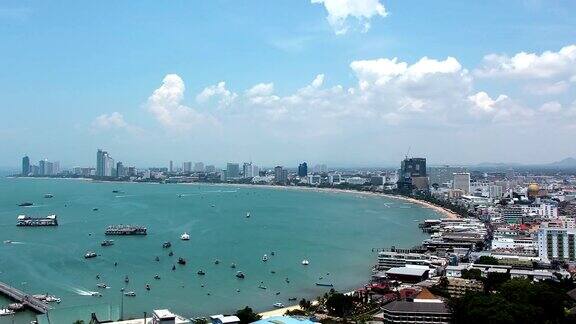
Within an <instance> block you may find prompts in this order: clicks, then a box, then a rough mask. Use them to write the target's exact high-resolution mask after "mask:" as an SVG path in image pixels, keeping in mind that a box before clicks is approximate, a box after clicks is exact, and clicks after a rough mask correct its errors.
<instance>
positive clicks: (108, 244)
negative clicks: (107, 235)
mask: <svg viewBox="0 0 576 324" xmlns="http://www.w3.org/2000/svg"><path fill="white" fill-rule="evenodd" d="M100 245H101V246H112V245H114V240H104V241H102V243H100Z"/></svg>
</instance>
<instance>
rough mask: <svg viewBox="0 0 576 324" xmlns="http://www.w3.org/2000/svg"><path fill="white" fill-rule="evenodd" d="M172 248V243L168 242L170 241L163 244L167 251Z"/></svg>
mask: <svg viewBox="0 0 576 324" xmlns="http://www.w3.org/2000/svg"><path fill="white" fill-rule="evenodd" d="M171 246H172V243H170V242H168V241H166V242H164V243H162V247H163V248H165V249H167V248H169V247H171Z"/></svg>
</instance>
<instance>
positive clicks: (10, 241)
mask: <svg viewBox="0 0 576 324" xmlns="http://www.w3.org/2000/svg"><path fill="white" fill-rule="evenodd" d="M10 243H12V240H6V241H4V244H10Z"/></svg>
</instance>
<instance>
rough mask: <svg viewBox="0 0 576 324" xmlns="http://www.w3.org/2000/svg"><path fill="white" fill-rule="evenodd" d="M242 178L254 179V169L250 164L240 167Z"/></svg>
mask: <svg viewBox="0 0 576 324" xmlns="http://www.w3.org/2000/svg"><path fill="white" fill-rule="evenodd" d="M242 177H243V178H245V179H249V178H254V168H253V167H252V162H250V163H244V165H243V166H242Z"/></svg>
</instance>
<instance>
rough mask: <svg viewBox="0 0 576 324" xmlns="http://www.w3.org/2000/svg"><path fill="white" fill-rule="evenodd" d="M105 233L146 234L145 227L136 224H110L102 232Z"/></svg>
mask: <svg viewBox="0 0 576 324" xmlns="http://www.w3.org/2000/svg"><path fill="white" fill-rule="evenodd" d="M104 234H106V235H146V234H147V233H146V227H143V226H138V225H111V226H108V227H107V228H106V231H105V232H104Z"/></svg>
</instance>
